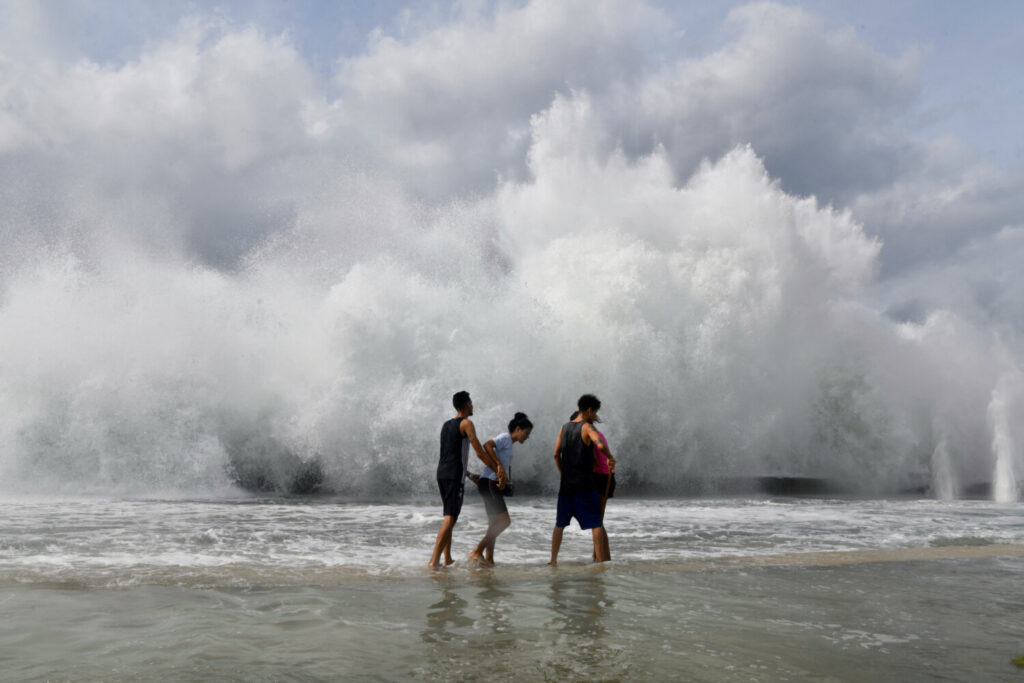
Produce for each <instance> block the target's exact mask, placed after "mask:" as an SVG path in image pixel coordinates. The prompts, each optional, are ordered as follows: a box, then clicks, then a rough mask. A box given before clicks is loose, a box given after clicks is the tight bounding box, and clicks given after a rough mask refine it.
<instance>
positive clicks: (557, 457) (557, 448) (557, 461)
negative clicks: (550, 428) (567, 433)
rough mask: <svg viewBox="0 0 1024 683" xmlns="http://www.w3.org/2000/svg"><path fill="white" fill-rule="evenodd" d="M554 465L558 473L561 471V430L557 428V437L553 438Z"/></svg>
mask: <svg viewBox="0 0 1024 683" xmlns="http://www.w3.org/2000/svg"><path fill="white" fill-rule="evenodd" d="M555 467H557V468H558V472H559V474H561V472H562V430H561V429H559V430H558V438H557V439H555Z"/></svg>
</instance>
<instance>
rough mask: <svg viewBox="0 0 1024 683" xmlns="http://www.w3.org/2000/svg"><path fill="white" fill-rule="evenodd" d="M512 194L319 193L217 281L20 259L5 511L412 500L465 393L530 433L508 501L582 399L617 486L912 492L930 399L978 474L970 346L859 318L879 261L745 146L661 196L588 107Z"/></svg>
mask: <svg viewBox="0 0 1024 683" xmlns="http://www.w3.org/2000/svg"><path fill="white" fill-rule="evenodd" d="M318 170H324V169H318ZM326 170H328V171H331V170H332V169H331V167H327V169H326ZM529 170H530V173H531V174H532V175H531V177H530V178H529V179H528V180H523V181H517V182H513V181H504V182H499V183H498V185H497V186H496V188H495V190H494V191H493V192H491V193H489V194H484V195H481V196H478V197H475V198H465V199H462V200H458V201H452V202H450V203H448V204H445V205H426V204H422V203H420V202H419V201H418V200H416V199H414V198H412V197H410V196H408V195H406V194H405V193H404V192H402V191H401V190H400V188H397V187H396V186H395V185H394V184H393V183H391V182H388V181H387V180H384V179H377V178H374V177H373V176H368V175H366V174H364V173H361V172H358V171H351V170H339V169H337V168H334V169H333V171H332V172H333V175H329V176H327V177H324V178H322V179H321V180H320V182H319V183H318V184H316V185H313V186H309V187H306V188H304V189H303V191H302V193H300V194H298V195H296V197H295V198H294V205H293V208H292V211H291V212H290V215H291V216H292V219H291V227H290V228H287V229H282V230H280V231H278V232H277V233H276V234H275V237H274V238H273V239H270V240H267V241H265V242H264V243H262V244H261V245H260V246H259V247H258V248H255V249H253V250H252V251H251V252H250V253H249V254H248V256H247V257H246V258H245V259H244V261H243V263H242V264H241V265H240V266H239V267H238V268H237V269H234V270H230V269H216V268H213V267H210V266H203V265H198V264H196V263H193V262H190V261H189V260H187V259H183V258H181V257H178V256H176V255H175V254H174V253H173V252H169V253H153V251H152V250H150V249H147V248H143V247H140V246H139V245H137V244H130V243H125V242H119V241H117V240H114V239H112V238H104V239H102V240H101V239H100V238H99V237H96V238H95V239H94V240H93V241H91V242H90V241H89V238H88V237H87V236H86V237H82V238H79V241H82V240H84V241H85V242H86V243H87V244H88V245H89V247H90V248H88V249H81V248H76V246H75V244H76V243H75V242H70V243H69V244H68V245H66V246H58V247H45V248H38V249H34V250H28V249H27V250H26V253H25V254H24V257H23V258H22V259H20V263H18V264H17V265H15V266H12V267H10V268H9V269H8V271H7V272H6V273H5V275H4V281H3V299H2V307H0V346H2V348H3V349H4V357H3V359H2V361H0V362H2V363H3V365H2V371H0V405H2V407H3V411H2V418H0V423H2V425H0V430H2V434H3V435H4V440H3V443H2V445H0V449H2V450H0V472H2V474H3V481H4V486H5V487H8V488H13V489H17V490H25V491H40V490H45V491H55V490H56V491H75V492H83V491H84V492H90V491H92V492H100V493H103V492H112V491H115V492H122V493H124V492H127V493H131V494H138V495H145V494H147V493H149V492H153V491H160V492H166V491H176V492H179V493H180V494H182V495H193V494H198V493H203V492H208V491H220V490H223V488H224V487H226V486H231V485H232V484H233V483H237V484H243V485H245V486H250V487H253V488H259V489H264V490H276V491H287V490H295V489H298V490H332V491H336V492H339V493H342V494H346V495H356V496H371V497H372V496H382V495H388V496H390V495H396V494H399V495H409V494H413V493H415V494H426V493H429V492H431V491H432V490H433V481H432V472H433V467H434V465H435V461H436V457H437V455H436V450H437V444H436V441H437V436H436V432H437V429H438V426H439V425H440V423H441V421H442V420H443V419H445V418H446V417H447V416H448V414H449V413H450V412H451V408H450V405H449V398H450V396H451V394H452V393H454V392H455V391H457V390H460V389H468V390H469V391H470V392H471V393H472V395H473V398H474V401H475V404H476V407H477V414H476V416H475V420H476V422H477V426H478V430H479V432H480V433H481V434H482V435H483V436H485V437H488V436H492V435H493V434H496V433H497V432H498V431H500V430H501V428H502V425H504V424H505V422H507V420H508V418H509V416H510V415H511V414H512V413H513V412H514V411H516V410H523V411H525V412H527V413H529V414H530V415H531V417H532V418H533V419H534V422H535V425H536V429H535V431H534V438H533V439H532V440H531V443H530V444H529V446H528V447H527V448H526V450H525V451H524V452H523V453H521V456H520V457H519V458H517V467H516V477H517V479H520V480H521V481H523V482H526V483H529V484H531V485H533V486H535V487H537V488H539V489H541V490H548V491H552V490H554V487H555V486H556V484H557V478H556V477H555V476H554V474H553V468H552V465H551V461H550V457H551V456H550V448H551V442H552V440H553V437H554V434H555V433H556V431H557V428H558V426H559V425H560V424H561V422H562V421H564V420H565V419H566V418H567V417H568V414H569V412H570V411H571V410H572V408H573V406H574V402H575V400H576V398H577V397H578V396H579V394H581V393H583V392H585V391H592V392H595V393H597V394H599V395H600V396H601V398H602V400H603V401H604V405H605V409H604V411H603V416H604V418H605V425H604V428H605V430H606V432H607V434H608V436H609V438H610V439H611V441H612V445H613V448H614V450H615V452H616V454H617V455H618V456H619V458H620V462H621V463H622V478H623V480H624V483H625V484H626V485H627V486H629V487H631V489H632V490H634V491H641V490H644V488H645V487H651V486H654V485H656V486H657V487H658V488H659V489H661V490H668V491H672V490H683V489H684V488H685V487H686V486H688V482H692V481H695V480H696V481H700V480H707V479H714V478H721V477H736V476H773V475H800V476H812V477H821V478H827V479H830V480H836V481H839V482H842V483H843V485H844V486H846V487H848V488H852V489H855V490H860V491H865V492H884V491H896V490H901V489H904V488H907V487H912V486H916V485H919V484H920V482H922V481H923V482H928V481H931V480H932V479H933V474H932V472H931V467H932V456H933V453H934V450H935V448H936V446H935V443H934V441H932V438H931V435H932V429H933V418H934V415H935V413H936V410H937V407H936V406H937V400H936V395H946V396H948V395H949V394H950V392H949V389H950V388H951V387H958V391H959V396H962V398H957V399H952V400H953V401H954V403H956V404H957V405H960V406H961V407H962V410H956V411H952V412H951V413H949V414H951V415H955V416H956V417H953V418H950V419H952V420H954V421H957V424H956V425H955V427H956V431H957V433H960V434H964V435H966V436H965V437H964V439H963V443H960V444H958V448H957V449H956V450H955V451H953V450H951V451H950V459H951V460H952V461H953V469H954V470H956V471H957V473H958V476H962V477H963V478H965V479H966V480H980V479H983V478H987V476H988V472H990V470H989V471H988V472H986V471H984V469H983V468H979V466H978V463H977V462H976V460H975V457H976V456H975V454H976V453H977V452H978V451H979V448H978V447H977V446H978V444H977V443H976V442H975V440H973V439H972V437H971V435H972V434H976V433H978V432H979V431H983V429H984V423H983V417H979V416H983V415H984V410H983V409H982V408H983V407H984V404H983V402H982V403H981V404H980V407H979V403H978V402H977V401H976V397H977V396H979V395H982V394H985V393H986V392H988V391H990V390H991V387H992V385H993V383H994V379H995V376H996V373H995V370H994V365H993V363H991V362H989V361H987V360H986V359H987V357H988V353H987V349H986V348H985V347H984V346H983V345H980V344H978V343H977V342H976V337H975V336H974V335H973V334H972V331H971V330H970V328H969V326H966V325H964V324H962V323H960V322H958V321H955V320H953V321H950V319H949V316H946V317H943V316H941V315H937V316H934V317H932V318H929V319H928V320H926V321H924V322H923V323H921V324H918V325H914V324H895V323H893V322H891V321H890V320H888V319H886V318H885V317H884V316H883V315H881V313H879V312H878V311H876V310H874V309H872V308H871V307H870V306H869V305H867V304H866V303H865V301H864V297H863V290H864V287H865V286H866V285H867V284H868V283H870V282H871V280H872V278H873V277H874V273H875V271H876V270H877V263H876V262H877V255H878V251H879V248H880V245H879V243H878V242H877V241H875V240H873V239H870V238H868V237H866V236H865V234H864V232H863V230H862V228H861V226H859V225H858V224H857V223H856V222H854V221H853V220H852V218H851V217H850V215H849V214H848V213H845V212H841V211H837V210H835V209H833V208H831V207H822V206H819V205H818V204H817V202H816V201H815V200H814V199H813V198H799V197H794V196H791V195H788V194H787V193H785V192H784V191H783V190H782V189H781V188H780V186H779V184H778V183H777V182H775V181H774V180H773V179H772V178H770V177H769V176H768V174H767V172H766V171H765V168H764V166H763V164H762V162H761V160H760V159H759V158H758V157H757V155H756V153H755V151H754V150H752V149H750V148H747V147H740V148H737V149H735V150H733V151H732V152H730V153H729V154H727V155H725V156H724V157H723V158H721V159H718V160H715V161H708V162H707V163H705V164H704V165H702V166H701V168H700V169H699V170H698V171H697V172H696V173H695V174H694V175H693V176H692V177H691V178H689V179H687V180H685V182H682V183H680V182H678V181H677V179H676V178H675V177H674V175H673V171H672V169H671V165H670V164H669V162H668V160H667V157H666V154H665V152H664V151H663V150H656V151H655V152H654V153H652V154H650V155H649V156H646V157H641V158H639V159H636V160H630V159H628V158H627V157H626V156H625V155H624V154H622V153H621V152H620V151H619V150H618V149H617V148H616V147H615V146H614V145H610V144H609V141H608V139H607V136H606V135H605V134H604V133H603V131H602V129H601V127H600V126H599V125H597V123H595V113H594V112H593V111H592V109H591V106H590V103H589V100H588V99H587V97H586V95H585V94H574V95H573V96H571V97H570V96H566V97H561V96H560V97H558V98H556V99H555V101H554V103H553V104H552V106H551V107H550V108H549V109H548V110H547V111H545V112H543V113H542V114H538V115H537V116H535V117H534V118H533V121H532V146H531V150H530V154H529ZM949 349H954V350H955V351H956V354H955V355H956V356H958V357H960V358H965V359H968V360H966V361H961V365H957V364H951V363H950V362H948V360H947V359H948V358H949V354H948V353H947V352H948V351H949ZM979 420H981V427H980V429H979V427H978V423H979ZM296 482H298V484H297V483H296Z"/></svg>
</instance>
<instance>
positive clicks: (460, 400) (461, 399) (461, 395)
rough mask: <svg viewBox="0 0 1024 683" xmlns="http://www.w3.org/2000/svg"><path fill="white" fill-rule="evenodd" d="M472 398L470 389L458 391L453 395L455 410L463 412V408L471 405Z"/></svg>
mask: <svg viewBox="0 0 1024 683" xmlns="http://www.w3.org/2000/svg"><path fill="white" fill-rule="evenodd" d="M469 402H470V398H469V392H468V391H457V392H455V395H454V396H452V405H453V406H455V410H457V411H459V412H460V413H461V412H462V409H463V408H465V407H466V406H467V405H469Z"/></svg>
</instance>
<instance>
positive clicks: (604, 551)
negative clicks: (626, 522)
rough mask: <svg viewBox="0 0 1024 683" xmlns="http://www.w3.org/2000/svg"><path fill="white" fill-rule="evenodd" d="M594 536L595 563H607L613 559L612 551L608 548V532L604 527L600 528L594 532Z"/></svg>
mask: <svg viewBox="0 0 1024 683" xmlns="http://www.w3.org/2000/svg"><path fill="white" fill-rule="evenodd" d="M593 535H594V556H595V562H607V561H608V560H610V559H612V553H611V550H610V549H609V548H608V532H606V531H605V530H604V527H603V526H599V527H596V528H595V529H594V530H593Z"/></svg>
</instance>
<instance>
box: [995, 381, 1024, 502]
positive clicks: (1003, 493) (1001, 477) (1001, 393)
mask: <svg viewBox="0 0 1024 683" xmlns="http://www.w3.org/2000/svg"><path fill="white" fill-rule="evenodd" d="M1020 380H1021V378H1020V374H1019V373H1017V372H1007V373H1006V374H1004V375H1003V377H1002V378H1000V380H999V383H998V384H997V385H996V388H995V389H994V390H993V391H992V400H991V402H990V403H989V405H988V420H989V424H990V425H991V428H992V455H993V458H994V461H995V465H994V469H993V472H992V499H993V500H994V501H996V502H997V503H1016V502H1017V501H1018V500H1019V498H1020V486H1019V484H1018V482H1017V457H1018V456H1017V445H1016V443H1015V440H1014V435H1013V429H1012V427H1011V419H1010V415H1011V414H1012V410H1013V402H1014V399H1015V398H1019V396H1020V392H1019V389H1020Z"/></svg>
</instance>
